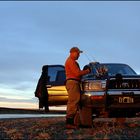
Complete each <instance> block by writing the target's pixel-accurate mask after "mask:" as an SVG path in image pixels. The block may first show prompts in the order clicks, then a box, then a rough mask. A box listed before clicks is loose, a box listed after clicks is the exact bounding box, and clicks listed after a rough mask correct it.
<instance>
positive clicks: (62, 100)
mask: <svg viewBox="0 0 140 140" xmlns="http://www.w3.org/2000/svg"><path fill="white" fill-rule="evenodd" d="M47 67H48V81H47V85H46V87H47V90H48V95H49V98H48V101H49V105H66V103H67V100H68V93H67V91H66V88H65V80H66V75H65V68H64V66H62V65H47Z"/></svg>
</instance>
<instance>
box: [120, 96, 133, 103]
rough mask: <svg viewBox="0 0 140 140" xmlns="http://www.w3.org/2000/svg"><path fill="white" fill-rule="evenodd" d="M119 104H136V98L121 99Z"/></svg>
mask: <svg viewBox="0 0 140 140" xmlns="http://www.w3.org/2000/svg"><path fill="white" fill-rule="evenodd" d="M119 103H128V104H129V103H134V98H132V97H119Z"/></svg>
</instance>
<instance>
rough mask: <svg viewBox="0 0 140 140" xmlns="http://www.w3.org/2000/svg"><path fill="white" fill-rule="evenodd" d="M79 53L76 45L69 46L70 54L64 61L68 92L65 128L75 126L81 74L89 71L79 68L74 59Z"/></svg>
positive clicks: (76, 58)
mask: <svg viewBox="0 0 140 140" xmlns="http://www.w3.org/2000/svg"><path fill="white" fill-rule="evenodd" d="M80 53H82V51H81V50H79V48H78V47H73V48H71V49H70V55H69V57H68V58H67V60H66V62H65V71H66V89H67V92H68V102H67V115H66V128H68V129H73V128H77V126H76V125H75V124H74V117H75V115H76V112H77V110H78V107H79V101H80V92H81V89H80V81H81V76H83V75H85V74H88V73H90V70H89V69H86V70H80V67H79V64H78V63H77V61H76V60H78V58H79V56H80Z"/></svg>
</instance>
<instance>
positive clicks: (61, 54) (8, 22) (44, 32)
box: [0, 1, 140, 108]
mask: <svg viewBox="0 0 140 140" xmlns="http://www.w3.org/2000/svg"><path fill="white" fill-rule="evenodd" d="M76 45H78V46H79V48H80V49H81V50H83V51H84V53H83V54H81V57H80V59H79V61H78V62H79V64H80V66H81V69H82V68H83V66H84V65H85V64H88V63H89V60H90V61H99V62H115V63H126V64H128V65H130V66H131V67H132V68H133V69H134V70H135V71H136V72H137V73H140V62H139V61H140V59H139V53H140V2H139V1H135V2H133V1H123V2H122V1H112V2H108V1H99V2H96V1H91V2H89V1H88V2H86V1H81V2H80V1H77V2H74V1H72V2H70V1H66V2H64V1H54V2H51V1H48V2H47V1H30V2H28V1H19V2H17V1H11V2H10V1H6V2H4V1H1V2H0V50H1V51H0V107H21V108H37V107H38V100H37V98H35V97H34V91H35V88H36V85H37V81H38V79H39V77H40V74H41V68H42V65H44V64H62V65H64V63H65V59H66V57H67V56H68V55H69V50H70V48H71V47H73V46H76Z"/></svg>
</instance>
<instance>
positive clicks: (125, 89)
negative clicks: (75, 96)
mask: <svg viewBox="0 0 140 140" xmlns="http://www.w3.org/2000/svg"><path fill="white" fill-rule="evenodd" d="M86 68H90V69H91V73H90V74H87V75H85V76H83V77H82V80H81V91H82V93H81V105H83V106H87V107H90V108H92V114H94V115H95V116H96V117H100V116H103V117H106V116H107V117H114V116H119V117H120V116H126V117H131V116H135V115H137V114H138V113H139V112H140V75H138V74H137V73H136V72H135V71H134V70H133V69H132V68H131V67H130V66H129V65H127V64H122V63H98V62H91V63H89V64H87V65H85V66H84V68H83V69H86ZM42 70H43V71H45V70H47V72H46V74H47V76H48V77H49V78H47V81H46V88H47V90H48V95H49V96H48V97H49V98H48V102H49V105H66V104H67V100H68V93H67V91H66V88H65V81H66V76H65V69H64V66H63V65H44V66H43V68H42Z"/></svg>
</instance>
